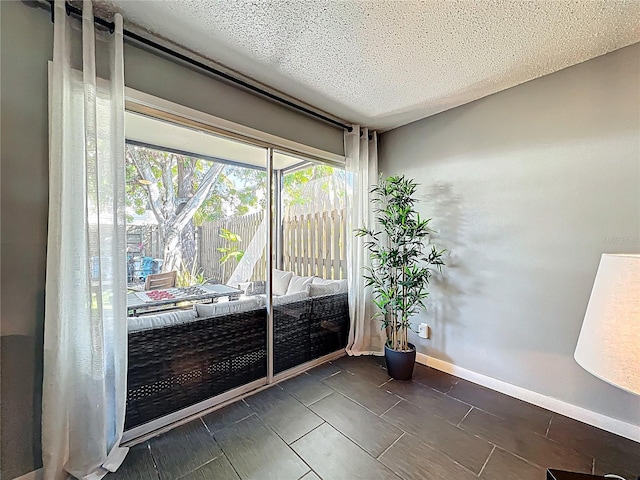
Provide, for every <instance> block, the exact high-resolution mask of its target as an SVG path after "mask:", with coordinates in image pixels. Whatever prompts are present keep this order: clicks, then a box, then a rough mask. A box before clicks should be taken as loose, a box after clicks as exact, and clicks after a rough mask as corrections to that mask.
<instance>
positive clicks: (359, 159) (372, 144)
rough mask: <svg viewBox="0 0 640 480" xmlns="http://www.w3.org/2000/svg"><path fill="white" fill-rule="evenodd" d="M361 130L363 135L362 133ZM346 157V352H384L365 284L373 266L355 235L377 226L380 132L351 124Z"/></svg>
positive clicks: (371, 298)
mask: <svg viewBox="0 0 640 480" xmlns="http://www.w3.org/2000/svg"><path fill="white" fill-rule="evenodd" d="M361 132H362V134H361ZM344 140H345V149H344V150H345V156H346V170H347V185H346V190H347V283H348V285H349V315H350V317H351V328H350V329H349V341H348V344H347V353H349V355H383V354H384V342H385V334H384V332H383V331H382V330H381V322H380V321H379V320H378V319H374V318H373V315H374V313H375V310H374V307H375V305H374V303H373V297H372V291H371V288H370V287H365V281H364V278H363V276H362V275H363V273H364V270H363V269H364V267H365V266H370V265H371V261H370V259H369V255H368V253H367V252H366V250H365V248H364V242H365V241H366V239H365V238H363V237H356V236H355V234H354V230H355V229H356V228H359V227H364V226H367V227H369V228H371V227H373V226H374V221H375V220H374V215H373V212H372V210H371V202H370V193H369V191H370V189H371V186H372V185H374V184H376V183H377V182H378V135H377V133H376V132H371V139H369V129H367V128H362V129H361V128H360V127H359V126H358V125H352V131H351V132H345V137H344Z"/></svg>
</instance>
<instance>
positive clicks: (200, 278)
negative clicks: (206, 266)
mask: <svg viewBox="0 0 640 480" xmlns="http://www.w3.org/2000/svg"><path fill="white" fill-rule="evenodd" d="M207 280H208V278H206V277H205V276H204V270H202V269H199V268H198V267H197V265H196V263H195V262H193V264H192V265H191V268H189V267H188V266H187V265H185V263H184V262H182V264H181V266H180V269H179V270H178V274H177V275H176V287H192V286H194V285H202V284H204V283H206V282H207Z"/></svg>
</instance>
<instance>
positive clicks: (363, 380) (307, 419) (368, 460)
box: [107, 357, 640, 480]
mask: <svg viewBox="0 0 640 480" xmlns="http://www.w3.org/2000/svg"><path fill="white" fill-rule="evenodd" d="M546 467H553V468H557V469H565V470H571V471H576V472H584V473H592V472H595V473H597V474H604V473H618V474H619V475H623V476H626V478H629V479H631V478H634V479H635V478H636V476H638V475H640V444H638V443H635V442H632V441H630V440H627V439H625V438H622V437H618V436H616V435H613V434H610V433H607V432H604V431H602V430H599V429H597V428H594V427H591V426H589V425H585V424H583V423H580V422H577V421H575V420H572V419H570V418H567V417H563V416H561V415H557V414H554V413H552V412H550V411H547V410H544V409H542V408H539V407H536V406H534V405H531V404H528V403H525V402H522V401H520V400H516V399H514V398H512V397H508V396H506V395H502V394H500V393H497V392H494V391H492V390H488V389H486V388H483V387H480V386H478V385H475V384H473V383H469V382H467V381H465V380H461V379H458V378H456V377H453V376H451V375H447V374H444V373H442V372H439V371H437V370H434V369H431V368H428V367H423V366H421V365H416V370H415V373H414V379H413V381H411V382H400V381H397V380H391V379H390V378H389V377H388V376H387V372H386V370H385V368H384V365H383V361H381V359H379V358H373V357H360V358H353V357H343V358H341V359H339V360H337V361H335V362H332V363H327V364H324V365H321V366H320V367H317V368H315V369H313V370H310V371H309V372H307V373H304V374H302V375H299V376H297V377H295V378H293V379H290V380H288V381H286V382H284V383H281V384H279V385H275V386H273V387H271V388H269V389H267V390H265V391H262V392H260V393H258V394H256V395H253V396H251V397H248V398H246V399H245V400H242V401H239V402H236V403H234V404H232V405H229V406H227V407H225V408H223V409H221V410H218V411H216V412H213V413H211V414H209V415H206V416H204V417H203V418H201V419H198V420H194V421H192V422H190V423H188V424H186V425H183V426H180V427H178V428H176V429H174V430H172V431H170V432H168V433H165V434H163V435H161V436H158V437H155V438H153V439H151V440H149V441H148V442H144V443H143V444H140V445H137V446H135V447H133V448H132V449H131V451H130V453H129V456H128V457H127V459H126V460H125V463H124V464H123V466H122V467H121V468H120V470H119V471H118V472H117V473H116V474H111V475H109V476H108V477H107V478H108V479H109V480H120V479H126V480H177V479H184V480H187V479H188V480H196V479H199V480H205V479H207V480H208V479H212V480H213V479H216V480H218V479H236V480H237V479H243V480H244V479H256V480H258V479H259V480H270V479H291V480H298V479H304V480H312V479H318V478H321V479H324V480H342V479H345V480H351V479H366V480H374V479H398V478H403V479H429V480H439V479H443V480H444V479H447V480H451V479H457V480H467V479H474V478H475V479H477V478H480V479H484V480H490V479H496V480H497V479H500V480H543V479H544V478H545V475H544V470H545V468H546ZM633 475H635V476H633Z"/></svg>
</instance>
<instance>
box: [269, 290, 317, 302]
mask: <svg viewBox="0 0 640 480" xmlns="http://www.w3.org/2000/svg"><path fill="white" fill-rule="evenodd" d="M307 298H309V294H308V293H307V291H306V290H303V291H302V292H295V293H288V294H286V295H280V296H279V297H273V305H274V306H276V305H284V304H286V303H293V302H301V301H302V300H306V299H307Z"/></svg>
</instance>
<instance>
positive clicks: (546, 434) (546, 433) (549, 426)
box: [544, 415, 553, 438]
mask: <svg viewBox="0 0 640 480" xmlns="http://www.w3.org/2000/svg"><path fill="white" fill-rule="evenodd" d="M551 422H553V415H551V418H550V419H549V425H547V431H546V432H544V436H545V437H547V438H549V429H550V428H551Z"/></svg>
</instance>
